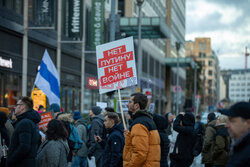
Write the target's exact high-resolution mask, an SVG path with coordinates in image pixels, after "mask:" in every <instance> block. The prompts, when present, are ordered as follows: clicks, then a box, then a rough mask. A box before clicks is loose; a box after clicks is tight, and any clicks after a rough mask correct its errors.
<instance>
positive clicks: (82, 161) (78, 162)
mask: <svg viewBox="0 0 250 167" xmlns="http://www.w3.org/2000/svg"><path fill="white" fill-rule="evenodd" d="M71 167H87V157H84V158H83V157H79V156H73V158H72V164H71Z"/></svg>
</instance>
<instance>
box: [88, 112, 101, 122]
mask: <svg viewBox="0 0 250 167" xmlns="http://www.w3.org/2000/svg"><path fill="white" fill-rule="evenodd" d="M90 119H91V120H93V119H101V120H103V121H104V115H103V114H98V115H95V116H93V117H91V118H90Z"/></svg>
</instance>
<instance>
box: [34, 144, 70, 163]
mask: <svg viewBox="0 0 250 167" xmlns="http://www.w3.org/2000/svg"><path fill="white" fill-rule="evenodd" d="M68 153H69V146H68V143H67V141H66V140H62V139H59V140H45V141H44V142H43V143H42V144H41V145H40V147H39V150H38V152H37V167H67V164H68V162H67V155H68Z"/></svg>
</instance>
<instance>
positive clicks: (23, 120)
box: [0, 93, 250, 167]
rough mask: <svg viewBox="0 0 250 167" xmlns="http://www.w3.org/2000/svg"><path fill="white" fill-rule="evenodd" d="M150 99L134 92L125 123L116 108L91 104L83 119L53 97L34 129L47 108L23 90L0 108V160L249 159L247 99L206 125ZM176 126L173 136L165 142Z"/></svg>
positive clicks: (182, 166) (16, 164)
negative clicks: (154, 107)
mask: <svg viewBox="0 0 250 167" xmlns="http://www.w3.org/2000/svg"><path fill="white" fill-rule="evenodd" d="M147 106H148V99H147V96H145V95H144V94H141V93H135V94H132V95H131V97H130V99H129V103H128V104H127V107H128V110H129V112H128V114H127V115H126V118H127V119H126V125H127V126H126V127H124V125H125V124H123V122H122V118H121V117H122V116H121V114H120V113H116V112H115V111H114V109H113V108H109V107H108V108H106V111H105V112H102V109H101V108H100V107H98V106H93V107H91V108H90V110H89V118H90V120H88V119H87V118H85V117H83V116H82V114H81V112H79V111H74V112H73V113H72V114H70V113H64V112H62V111H61V109H60V106H59V105H57V104H52V105H51V106H50V108H49V111H50V112H51V113H52V114H53V119H52V120H50V121H49V123H48V125H47V127H46V128H45V127H44V128H41V129H39V128H38V123H39V122H40V121H41V116H40V114H41V113H43V112H44V110H45V109H44V107H43V106H40V107H39V110H38V111H35V110H34V109H33V101H32V99H31V98H29V97H21V98H20V99H19V100H18V101H17V103H16V105H15V108H14V111H12V112H8V108H3V107H0V111H1V112H0V147H1V148H0V158H1V160H0V166H1V167H5V166H7V167H36V166H37V167H68V166H71V167H87V166H89V167H92V166H93V165H94V166H96V167H122V166H124V167H168V166H170V167H189V166H191V164H192V163H193V161H194V159H195V157H197V156H198V155H201V156H202V160H201V163H202V164H204V165H205V167H224V166H226V167H247V166H250V154H249V152H250V103H249V102H239V103H236V104H234V105H233V106H231V107H230V108H228V109H223V110H221V111H220V112H221V115H219V116H218V117H216V115H215V114H214V113H213V112H211V113H209V114H208V116H207V121H208V122H207V124H206V125H204V124H203V123H202V122H201V116H200V115H196V116H194V114H193V113H191V112H181V113H179V114H178V115H177V116H176V117H175V116H174V115H173V114H172V113H166V114H165V115H164V116H163V115H160V114H157V113H153V114H151V113H150V112H148V111H147V110H146V109H147ZM173 130H174V131H175V132H177V134H178V135H177V137H176V141H175V144H174V147H173V149H170V139H169V135H171V134H172V133H173ZM170 150H171V151H170Z"/></svg>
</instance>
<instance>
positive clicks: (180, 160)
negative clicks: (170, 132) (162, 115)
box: [170, 112, 195, 167]
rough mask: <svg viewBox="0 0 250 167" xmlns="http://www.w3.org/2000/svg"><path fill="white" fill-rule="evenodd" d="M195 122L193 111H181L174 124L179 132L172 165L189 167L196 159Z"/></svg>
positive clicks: (172, 155) (174, 127) (171, 155)
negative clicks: (194, 150) (194, 147)
mask: <svg viewBox="0 0 250 167" xmlns="http://www.w3.org/2000/svg"><path fill="white" fill-rule="evenodd" d="M194 124H195V118H194V116H193V114H192V113H190V112H186V113H180V114H179V115H178V116H177V117H176V119H175V121H174V125H173V129H174V130H175V131H176V132H178V136H177V138H176V142H175V146H174V150H173V153H171V154H170V159H171V165H170V166H172V167H189V166H190V165H191V164H192V162H193V159H194V156H193V146H194V135H193V133H194Z"/></svg>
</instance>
